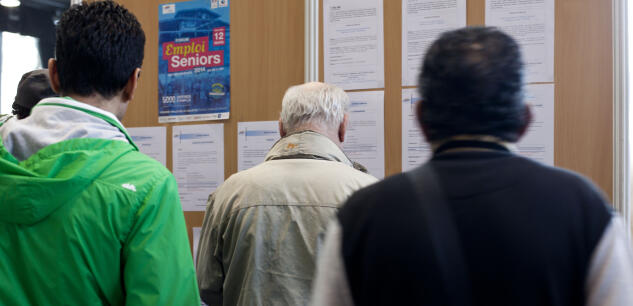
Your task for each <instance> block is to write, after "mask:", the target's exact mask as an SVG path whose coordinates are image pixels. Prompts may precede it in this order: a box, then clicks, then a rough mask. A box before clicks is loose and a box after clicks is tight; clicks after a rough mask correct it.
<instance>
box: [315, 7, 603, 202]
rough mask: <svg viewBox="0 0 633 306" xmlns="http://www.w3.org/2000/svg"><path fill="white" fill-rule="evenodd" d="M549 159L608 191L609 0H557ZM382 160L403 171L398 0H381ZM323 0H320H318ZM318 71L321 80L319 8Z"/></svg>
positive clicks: (470, 15) (470, 13)
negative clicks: (552, 141) (552, 142)
mask: <svg viewBox="0 0 633 306" xmlns="http://www.w3.org/2000/svg"><path fill="white" fill-rule="evenodd" d="M555 1H556V15H555V18H556V20H555V23H556V25H555V27H556V30H555V54H554V56H555V60H554V62H555V66H554V70H555V72H554V73H555V78H554V82H555V100H556V101H555V104H556V105H555V132H554V134H555V148H554V159H555V164H556V165H557V166H559V167H563V168H567V169H571V170H573V171H577V172H579V173H581V174H583V175H585V176H587V177H589V178H590V179H591V180H593V181H594V182H595V183H596V184H598V186H599V187H600V188H601V189H602V190H603V191H604V192H605V194H607V196H609V197H610V198H611V194H612V188H613V177H612V176H613V175H612V173H613V137H612V122H613V119H612V111H613V106H612V105H613V103H612V101H613V97H612V88H613V80H612V79H613V77H612V72H613V67H612V54H611V53H612V47H611V37H612V29H611V23H612V19H611V18H612V17H611V2H610V1H605V0H555ZM383 2H384V18H385V19H384V20H385V22H384V30H385V37H384V41H385V168H386V174H387V175H392V174H394V173H398V172H400V171H401V163H402V162H401V158H402V157H401V156H402V149H401V143H402V131H401V120H402V118H400V117H401V112H400V99H401V89H402V86H401V78H402V77H401V69H402V68H401V67H402V63H401V56H402V55H401V54H402V53H401V49H402V35H401V31H402V16H401V15H402V13H401V10H402V1H396V0H383ZM321 7H323V1H321ZM320 19H321V27H320V54H321V60H320V62H319V64H320V65H319V75H320V78H321V80H323V56H322V54H323V22H322V21H323V10H321V13H320ZM467 23H468V25H469V26H473V25H484V24H485V0H467Z"/></svg>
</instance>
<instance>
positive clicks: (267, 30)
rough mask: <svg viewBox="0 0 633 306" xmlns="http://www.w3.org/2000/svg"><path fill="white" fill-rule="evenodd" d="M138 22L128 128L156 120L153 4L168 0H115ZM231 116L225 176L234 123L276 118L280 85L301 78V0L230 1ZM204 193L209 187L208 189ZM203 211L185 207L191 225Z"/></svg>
mask: <svg viewBox="0 0 633 306" xmlns="http://www.w3.org/2000/svg"><path fill="white" fill-rule="evenodd" d="M118 2H119V3H121V4H123V5H124V6H125V7H127V8H128V9H129V10H130V11H132V12H133V13H134V14H135V15H136V17H137V18H138V19H139V21H140V22H141V24H142V26H143V29H144V30H145V35H146V37H147V42H146V45H145V60H144V61H143V70H142V72H141V81H140V84H139V88H138V92H137V93H136V95H135V97H134V99H133V101H132V102H131V104H130V106H129V109H128V112H127V114H126V116H125V119H124V120H123V124H124V125H125V126H127V127H140V126H160V125H161V124H158V5H159V4H163V3H173V2H177V1H169V0H145V1H138V0H118ZM230 4H231V42H230V43H231V115H230V119H228V120H222V121H201V122H190V123H177V124H178V125H180V124H208V123H222V124H224V146H225V148H224V150H225V151H224V157H225V162H224V169H225V170H224V173H225V178H228V177H229V176H230V175H231V174H233V173H235V172H236V171H237V122H238V121H261V120H277V119H278V118H279V112H280V111H281V98H282V97H283V94H284V92H285V90H286V89H287V88H288V87H289V86H291V85H296V84H300V83H302V82H303V69H304V66H303V62H304V59H303V54H304V53H303V48H304V40H303V36H304V31H303V29H304V2H303V1H297V0H275V1H261V0H231V2H230ZM177 124H162V125H163V126H168V127H169V128H168V129H167V167H168V168H169V169H170V170H171V169H172V160H171V158H172V149H171V126H174V125H177ZM209 192H211V191H210V190H209ZM203 216H204V212H185V219H186V221H187V230H188V232H189V238H190V241H191V235H192V231H191V227H196V226H201V225H202V220H203Z"/></svg>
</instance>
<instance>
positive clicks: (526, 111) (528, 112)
mask: <svg viewBox="0 0 633 306" xmlns="http://www.w3.org/2000/svg"><path fill="white" fill-rule="evenodd" d="M523 117H524V118H525V120H524V121H523V126H522V127H521V129H520V130H519V138H518V139H517V141H518V140H519V139H521V138H523V136H525V133H527V130H528V128H529V127H530V124H532V119H533V116H532V108H531V107H530V106H529V105H527V104H526V105H525V108H523Z"/></svg>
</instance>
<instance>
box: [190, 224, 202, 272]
mask: <svg viewBox="0 0 633 306" xmlns="http://www.w3.org/2000/svg"><path fill="white" fill-rule="evenodd" d="M191 230H192V231H193V241H192V243H191V244H192V245H193V265H194V266H196V265H197V264H198V260H197V258H198V245H199V244H200V232H201V231H202V227H192V228H191Z"/></svg>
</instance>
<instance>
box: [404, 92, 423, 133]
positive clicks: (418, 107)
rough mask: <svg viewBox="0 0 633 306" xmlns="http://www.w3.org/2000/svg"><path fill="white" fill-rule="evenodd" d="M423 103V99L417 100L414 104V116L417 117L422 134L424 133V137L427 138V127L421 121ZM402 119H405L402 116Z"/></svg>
mask: <svg viewBox="0 0 633 306" xmlns="http://www.w3.org/2000/svg"><path fill="white" fill-rule="evenodd" d="M423 103H424V101H422V100H420V101H418V104H416V105H415V116H416V118H417V119H418V124H420V129H421V130H422V134H424V138H425V139H427V140H428V139H429V135H428V128H427V126H426V125H425V124H424V122H423V121H422V114H423V113H424V106H422V104H423ZM402 120H405V118H402Z"/></svg>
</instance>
